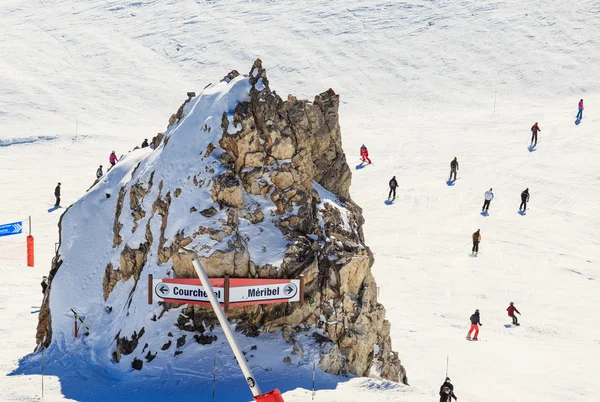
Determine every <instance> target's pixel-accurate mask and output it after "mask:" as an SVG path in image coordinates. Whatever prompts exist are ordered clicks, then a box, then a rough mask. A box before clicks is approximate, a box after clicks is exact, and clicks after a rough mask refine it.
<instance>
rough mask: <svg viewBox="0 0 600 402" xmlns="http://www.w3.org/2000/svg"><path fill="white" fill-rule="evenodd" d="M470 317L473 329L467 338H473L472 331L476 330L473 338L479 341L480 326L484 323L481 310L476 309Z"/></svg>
mask: <svg viewBox="0 0 600 402" xmlns="http://www.w3.org/2000/svg"><path fill="white" fill-rule="evenodd" d="M469 319H470V320H471V329H469V333H468V334H467V340H468V341H470V340H471V333H473V332H474V336H473V338H472V340H474V341H478V340H479V339H478V338H477V337H478V336H479V327H480V326H482V325H483V324H482V323H481V318H480V316H479V310H475V312H474V313H473V314H472V315H471V317H470V318H469Z"/></svg>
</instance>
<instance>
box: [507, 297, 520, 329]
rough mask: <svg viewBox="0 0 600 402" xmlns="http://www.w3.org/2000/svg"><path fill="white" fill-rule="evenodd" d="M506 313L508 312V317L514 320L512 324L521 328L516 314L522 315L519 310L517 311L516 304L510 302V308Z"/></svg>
mask: <svg viewBox="0 0 600 402" xmlns="http://www.w3.org/2000/svg"><path fill="white" fill-rule="evenodd" d="M506 311H508V316H509V317H510V318H512V323H513V325H515V326H519V325H521V324H519V320H517V316H516V315H515V313H517V314H519V315H521V313H520V312H519V310H517V308H516V307H515V303H513V302H510V306H508V308H507V309H506Z"/></svg>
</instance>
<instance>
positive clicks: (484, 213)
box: [481, 211, 490, 216]
mask: <svg viewBox="0 0 600 402" xmlns="http://www.w3.org/2000/svg"><path fill="white" fill-rule="evenodd" d="M489 215H490V214H489V213H488V211H481V216H489Z"/></svg>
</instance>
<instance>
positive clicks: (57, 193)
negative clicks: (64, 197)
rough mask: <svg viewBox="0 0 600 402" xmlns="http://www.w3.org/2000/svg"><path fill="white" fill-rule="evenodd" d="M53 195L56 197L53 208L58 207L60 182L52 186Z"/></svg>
mask: <svg viewBox="0 0 600 402" xmlns="http://www.w3.org/2000/svg"><path fill="white" fill-rule="evenodd" d="M54 196H55V197H56V202H55V203H54V208H58V207H60V183H58V184H57V185H56V187H55V188H54Z"/></svg>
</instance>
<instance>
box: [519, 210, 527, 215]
mask: <svg viewBox="0 0 600 402" xmlns="http://www.w3.org/2000/svg"><path fill="white" fill-rule="evenodd" d="M518 213H519V215H521V216H525V215H526V214H525V211H521V210H519V212H518Z"/></svg>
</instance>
